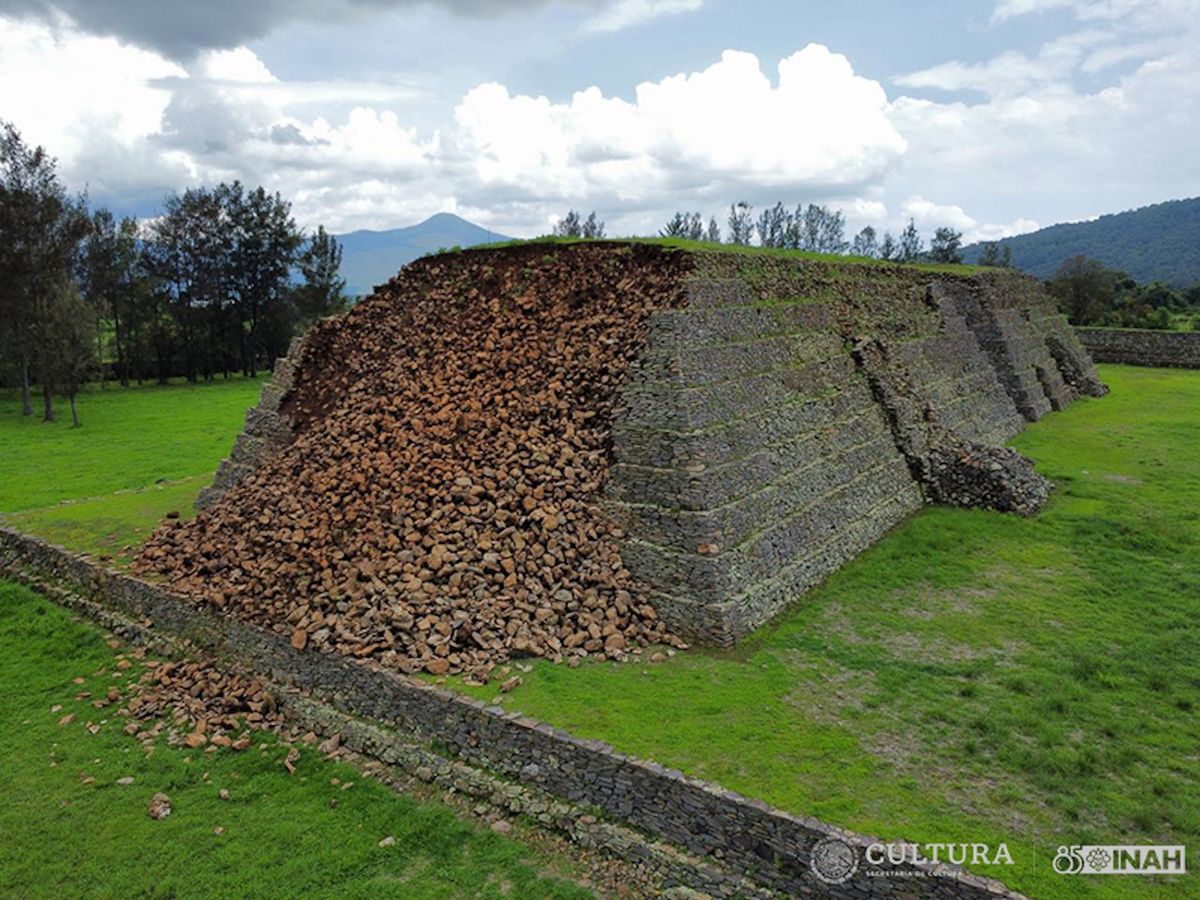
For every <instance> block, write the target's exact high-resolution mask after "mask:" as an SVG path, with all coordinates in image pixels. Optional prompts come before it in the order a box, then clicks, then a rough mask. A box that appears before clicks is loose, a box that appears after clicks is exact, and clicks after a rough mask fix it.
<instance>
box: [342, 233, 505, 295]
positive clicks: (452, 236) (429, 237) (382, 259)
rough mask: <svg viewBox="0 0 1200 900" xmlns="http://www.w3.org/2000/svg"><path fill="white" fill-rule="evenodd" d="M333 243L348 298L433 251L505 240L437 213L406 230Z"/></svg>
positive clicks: (346, 237) (351, 235)
mask: <svg viewBox="0 0 1200 900" xmlns="http://www.w3.org/2000/svg"><path fill="white" fill-rule="evenodd" d="M337 239H338V240H339V241H341V244H342V269H341V272H342V277H343V278H345V279H346V291H347V293H349V294H350V295H351V296H357V295H361V294H369V293H371V291H372V290H373V289H374V287H375V285H377V284H383V283H384V282H385V281H387V280H388V279H389V278H391V277H392V276H393V275H395V274H396V272H398V271H399V270H400V267H401V266H403V265H404V264H405V263H409V262H412V261H413V260H414V259H416V258H417V257H419V256H424V255H425V254H426V253H431V252H433V251H434V250H440V249H449V248H450V247H473V246H475V245H476V244H487V243H491V242H492V241H507V240H509V238H507V237H505V236H504V235H502V234H497V233H496V232H494V231H488V230H487V229H486V228H480V227H479V226H478V225H473V224H472V223H470V222H468V221H467V220H466V219H462V218H459V217H458V216H456V215H453V214H451V213H438V214H437V215H436V216H430V217H429V218H428V219H426V220H425V221H424V222H422V223H421V224H420V225H412V226H410V227H408V228H393V229H391V230H390V231H351V232H350V233H349V234H339V235H337Z"/></svg>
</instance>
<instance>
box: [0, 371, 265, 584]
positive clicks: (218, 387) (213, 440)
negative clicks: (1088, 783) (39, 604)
mask: <svg viewBox="0 0 1200 900" xmlns="http://www.w3.org/2000/svg"><path fill="white" fill-rule="evenodd" d="M261 386H262V382H261V380H258V379H243V378H236V379H231V380H229V381H223V380H219V381H214V382H212V383H210V384H199V385H189V384H186V383H179V384H171V385H168V386H165V387H162V386H159V385H147V386H145V387H138V388H125V389H122V388H119V387H116V386H112V385H110V386H109V387H108V388H106V389H103V390H101V389H99V388H97V387H92V388H90V389H89V390H87V391H86V392H84V393H83V394H81V395H80V397H79V408H80V413H81V416H82V420H83V427H82V428H72V427H71V420H70V416H69V415H67V416H65V417H64V418H60V420H59V421H57V422H52V423H45V422H42V421H41V417H40V415H34V416H30V417H23V416H21V407H20V403H19V401H18V399H17V396H16V394H14V393H12V392H0V459H2V460H4V463H3V465H4V469H5V471H6V472H10V473H12V475H11V477H8V478H3V479H0V523H3V524H6V525H9V526H11V527H14V528H19V529H21V530H22V531H28V532H30V533H32V534H40V535H42V536H44V537H46V538H48V539H49V540H52V541H54V542H55V543H58V544H62V545H63V546H66V547H70V548H72V549H74V550H79V551H81V552H85V553H91V554H94V555H97V556H99V555H109V556H112V557H114V558H115V559H116V560H118V561H124V560H126V559H128V556H129V554H128V552H126V551H125V550H124V548H125V547H127V546H129V545H131V544H136V543H138V542H139V541H140V540H142V539H143V538H145V537H146V535H148V534H149V533H150V532H151V531H152V530H153V528H154V526H155V525H157V524H158V523H159V522H160V521H161V520H162V518H163V516H164V515H165V514H166V513H167V512H170V511H172V510H174V511H177V512H179V513H180V514H181V515H182V516H184V517H187V516H188V515H190V514H191V511H192V501H193V500H195V497H196V494H197V493H199V491H200V489H201V488H203V487H204V486H205V485H206V484H208V482H210V481H211V480H212V474H213V472H214V471H215V470H216V467H217V463H219V462H220V460H221V459H222V458H223V457H224V456H226V455H227V454H228V453H229V449H230V447H231V446H232V445H233V439H234V437H235V436H236V435H237V433H238V431H239V430H241V426H242V420H243V418H244V417H245V415H246V409H247V408H248V407H250V406H253V405H254V403H255V402H257V399H258V394H259V391H260V389H261Z"/></svg>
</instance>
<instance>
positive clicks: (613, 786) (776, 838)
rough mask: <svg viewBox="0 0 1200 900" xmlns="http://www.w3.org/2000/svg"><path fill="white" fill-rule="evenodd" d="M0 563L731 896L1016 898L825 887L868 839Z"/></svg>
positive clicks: (35, 549) (48, 554) (83, 564)
mask: <svg viewBox="0 0 1200 900" xmlns="http://www.w3.org/2000/svg"><path fill="white" fill-rule="evenodd" d="M0 572H3V573H5V574H6V575H9V576H11V577H16V578H18V579H21V580H26V581H32V582H34V583H37V582H39V581H43V580H44V581H48V582H50V583H51V584H53V585H57V586H58V587H60V588H61V589H64V590H69V591H71V592H73V593H75V594H77V595H78V596H79V597H81V598H82V599H83V600H85V601H91V602H92V603H94V604H98V606H99V608H102V609H111V610H113V611H115V612H117V613H119V614H121V615H124V616H127V617H129V618H131V619H133V620H135V621H137V622H138V623H139V627H141V628H143V629H146V630H147V631H151V632H153V631H158V632H161V633H163V634H165V635H168V636H170V637H171V638H176V639H181V640H185V641H187V642H189V643H190V644H191V645H193V646H194V647H196V648H198V649H200V650H202V651H205V652H207V653H209V654H212V655H214V656H216V657H218V658H224V659H226V660H228V661H230V662H231V663H233V664H237V665H239V666H241V667H243V668H245V669H247V670H249V671H253V672H256V673H260V674H262V675H263V676H264V677H268V678H270V679H272V680H274V681H276V682H280V683H283V684H286V685H289V686H292V687H295V688H300V689H305V690H307V691H310V692H311V694H312V696H313V697H314V698H317V699H318V700H320V701H322V702H324V703H327V704H328V705H329V706H331V707H333V708H334V709H336V710H339V711H340V712H342V713H345V714H350V715H354V716H361V717H366V718H369V719H372V720H375V721H376V722H378V723H381V724H382V725H384V726H386V727H387V728H391V729H395V730H397V731H400V732H403V733H406V734H411V735H413V736H414V737H417V738H419V739H421V740H424V741H428V742H431V743H432V742H436V743H437V745H439V746H441V747H444V748H446V750H447V752H448V753H449V754H450V755H451V756H452V757H455V758H457V759H458V760H460V761H462V762H464V763H467V764H470V765H472V766H476V767H479V768H481V769H484V770H487V771H489V772H492V773H495V774H496V775H499V776H502V777H505V778H509V779H511V780H512V781H513V782H515V783H518V784H522V785H525V786H528V787H530V788H535V789H537V790H540V791H544V792H545V793H546V794H548V795H551V796H554V797H558V798H562V799H563V800H566V801H568V802H570V803H572V804H575V805H579V806H589V807H592V808H593V809H596V810H599V811H601V812H602V813H603V814H604V815H605V816H606V817H609V818H610V819H612V820H615V821H617V822H620V823H624V824H626V825H629V826H632V827H633V828H635V829H637V830H639V831H642V832H645V833H646V834H648V835H650V836H652V837H653V838H655V839H660V840H664V841H667V842H669V843H671V844H674V845H676V846H678V847H680V848H683V849H684V850H686V851H687V852H688V853H690V854H693V855H695V856H696V857H700V858H702V859H709V860H713V861H714V862H715V863H719V865H720V866H721V868H722V869H724V870H727V871H728V872H730V873H731V876H730V881H729V885H730V891H729V893H730V894H734V893H737V892H738V891H739V890H744V885H743V887H742V888H738V887H737V885H740V884H742V882H741V878H742V877H748V878H750V879H752V880H753V881H754V882H755V883H757V884H758V885H761V886H763V887H766V888H768V889H770V890H772V891H776V892H779V893H782V894H786V895H790V896H822V897H839V898H866V897H913V898H916V897H938V898H959V897H966V898H970V897H979V898H983V897H996V896H1006V897H1016V896H1019V895H1017V894H1014V893H1013V892H1011V891H1009V890H1008V889H1007V888H1006V887H1005V886H1004V885H1002V884H1000V883H999V882H996V881H994V880H990V879H984V878H980V877H978V876H973V875H971V874H969V873H967V872H965V871H963V870H962V869H959V868H957V867H954V866H947V865H932V864H925V863H922V864H918V866H916V867H915V868H917V869H918V870H920V871H923V872H926V873H928V874H929V875H931V876H934V877H917V878H913V877H912V876H911V875H907V874H902V873H899V872H896V870H895V869H894V868H890V867H888V866H883V867H881V869H880V870H879V871H878V872H877V873H876V874H872V875H868V874H866V873H865V872H864V871H863V870H862V869H861V868H860V870H859V871H858V873H856V874H855V875H854V876H852V877H851V878H849V879H848V880H847V881H845V882H843V883H841V884H836V885H830V884H826V883H824V882H822V881H820V880H818V879H817V878H816V877H815V876H814V875H813V874H812V871H811V869H810V867H809V861H810V853H811V852H812V849H813V847H814V845H815V844H816V843H817V842H818V841H820V840H822V839H825V838H830V837H837V838H840V839H841V840H843V841H845V842H846V843H847V844H849V845H850V846H851V847H853V848H856V849H857V852H858V853H859V855H860V858H861V853H862V850H863V848H864V847H865V846H866V845H868V844H869V843H872V842H873V840H872V839H871V838H868V837H866V836H863V835H859V834H854V833H851V832H846V831H842V830H840V829H837V828H834V827H833V826H830V825H827V824H825V823H823V822H820V821H817V820H815V819H810V818H805V817H802V816H795V815H791V814H789V813H785V812H783V811H781V810H777V809H774V808H772V807H770V806H768V805H767V804H765V803H762V802H760V801H757V800H750V799H747V798H745V797H742V796H741V795H739V794H736V793H734V792H732V791H727V790H725V789H723V788H721V787H719V786H717V785H713V784H710V783H707V782H704V781H700V780H698V779H695V778H690V777H688V776H686V775H683V774H682V773H680V772H678V771H674V770H671V769H666V768H664V767H662V766H659V765H657V764H656V763H653V762H647V761H643V760H638V759H634V758H632V757H628V756H625V755H623V754H620V753H618V752H616V751H615V750H614V749H613V748H611V747H609V746H608V745H607V744H604V743H603V742H601V741H595V740H586V739H581V738H577V737H575V736H573V735H570V734H568V733H566V732H563V731H561V730H559V729H556V728H553V727H551V726H549V725H546V724H543V723H540V722H537V721H535V720H532V719H529V718H526V717H523V716H521V715H519V714H515V713H508V712H505V711H504V710H502V709H500V708H498V707H489V706H487V705H486V704H483V703H481V702H478V701H475V700H472V699H469V698H464V697H461V696H458V695H455V694H452V693H450V692H448V691H444V690H440V689H438V688H436V687H433V686H430V685H428V684H425V683H422V682H420V681H416V680H412V679H408V678H405V677H402V676H399V675H396V674H394V673H391V672H387V671H384V670H382V669H380V668H378V667H376V666H374V665H372V664H370V663H367V662H362V661H353V660H351V659H348V658H346V657H341V656H338V655H335V654H327V653H321V652H318V651H314V650H307V651H297V650H295V649H294V648H292V647H291V646H290V644H289V643H288V642H287V641H286V640H285V639H283V638H281V637H279V636H277V635H273V634H268V633H265V632H262V631H259V630H258V629H255V628H252V627H250V626H248V625H245V624H243V623H240V622H237V621H236V620H232V619H224V618H220V617H218V616H216V615H214V614H213V613H212V612H210V611H208V610H207V609H198V608H195V607H193V606H191V605H190V604H188V603H187V601H186V600H184V599H183V598H181V597H177V596H174V595H172V594H169V593H168V592H166V591H165V590H163V589H162V588H160V587H158V586H155V585H152V584H149V583H147V582H144V581H141V580H138V579H135V578H131V577H129V576H127V575H124V574H121V573H117V572H114V571H111V570H107V569H104V568H102V567H100V566H98V565H96V564H94V563H92V562H90V561H88V560H85V559H81V558H79V557H76V556H73V555H72V554H70V553H67V552H66V551H64V550H62V549H60V548H56V547H52V546H49V545H47V544H45V543H43V542H41V541H39V540H37V539H34V538H30V537H27V536H24V535H21V534H19V533H17V532H14V531H12V530H10V529H0ZM911 868H912V867H910V869H911ZM892 873H894V874H892ZM717 887H719V886H718V885H715V884H714V883H712V882H711V880H710V881H709V882H706V884H705V885H704V888H705V889H707V890H714V889H717Z"/></svg>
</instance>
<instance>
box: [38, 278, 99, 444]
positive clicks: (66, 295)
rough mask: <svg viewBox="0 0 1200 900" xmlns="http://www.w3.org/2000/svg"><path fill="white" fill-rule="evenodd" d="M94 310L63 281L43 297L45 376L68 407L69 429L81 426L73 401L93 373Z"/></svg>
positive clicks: (70, 283)
mask: <svg viewBox="0 0 1200 900" xmlns="http://www.w3.org/2000/svg"><path fill="white" fill-rule="evenodd" d="M94 312H95V308H94V307H93V306H92V305H91V304H89V303H88V302H87V301H86V300H84V299H83V297H82V296H81V295H80V293H79V291H78V290H77V289H76V287H75V285H74V284H73V283H72V282H71V281H69V280H67V279H63V280H62V281H60V282H59V283H58V284H57V285H55V286H54V287H53V288H52V289H51V290H50V291H49V292H48V294H47V297H46V316H45V320H44V321H45V334H44V335H43V347H44V350H45V352H46V353H47V354H48V357H49V360H48V363H47V366H46V370H45V371H46V372H47V373H48V375H49V377H50V378H52V380H53V383H54V385H55V386H56V387H57V388H58V390H59V391H61V392H62V393H63V394H65V395H66V398H67V401H68V402H69V403H70V404H71V425H72V427H73V428H78V427H79V426H80V424H81V423H80V421H79V408H78V406H77V405H76V403H75V398H76V397H77V396H78V394H79V389H80V388H81V387H83V386H84V385H85V384H87V381H88V379H89V378H91V376H92V375H93V373H94V372H95V370H96V363H97V354H96V319H95V315H94Z"/></svg>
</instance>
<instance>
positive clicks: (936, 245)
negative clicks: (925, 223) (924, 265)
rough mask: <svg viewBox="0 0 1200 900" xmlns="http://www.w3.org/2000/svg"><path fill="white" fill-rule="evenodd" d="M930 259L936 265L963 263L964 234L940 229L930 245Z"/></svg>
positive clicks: (948, 229)
mask: <svg viewBox="0 0 1200 900" xmlns="http://www.w3.org/2000/svg"><path fill="white" fill-rule="evenodd" d="M929 258H930V259H931V260H933V261H934V262H936V263H961V262H962V232H961V231H955V230H954V229H953V228H939V229H937V231H935V232H934V233H933V240H932V241H931V242H930V244H929Z"/></svg>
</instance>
